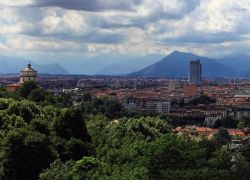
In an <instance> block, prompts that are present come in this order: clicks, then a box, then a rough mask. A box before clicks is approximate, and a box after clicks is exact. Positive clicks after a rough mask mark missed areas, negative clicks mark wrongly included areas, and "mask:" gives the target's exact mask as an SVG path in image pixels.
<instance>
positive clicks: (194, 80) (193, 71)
mask: <svg viewBox="0 0 250 180" xmlns="http://www.w3.org/2000/svg"><path fill="white" fill-rule="evenodd" d="M188 83H189V84H195V85H199V84H201V83H202V81H201V63H200V60H199V59H198V60H194V61H190V65H189V76H188Z"/></svg>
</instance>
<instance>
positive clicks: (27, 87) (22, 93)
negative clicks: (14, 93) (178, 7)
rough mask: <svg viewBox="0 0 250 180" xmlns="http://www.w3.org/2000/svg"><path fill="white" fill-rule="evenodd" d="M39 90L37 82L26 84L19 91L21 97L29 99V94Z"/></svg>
mask: <svg viewBox="0 0 250 180" xmlns="http://www.w3.org/2000/svg"><path fill="white" fill-rule="evenodd" d="M37 88H38V85H37V83H36V82H35V81H27V82H24V83H23V85H22V87H21V88H20V89H19V94H20V96H22V97H24V98H27V97H28V96H29V94H30V93H31V92H32V91H33V90H35V89H37Z"/></svg>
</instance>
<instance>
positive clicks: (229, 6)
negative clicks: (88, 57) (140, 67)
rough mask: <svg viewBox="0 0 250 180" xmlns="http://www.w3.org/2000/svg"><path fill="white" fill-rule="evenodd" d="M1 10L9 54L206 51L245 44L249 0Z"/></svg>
mask: <svg viewBox="0 0 250 180" xmlns="http://www.w3.org/2000/svg"><path fill="white" fill-rule="evenodd" d="M69 2H70V3H69ZM0 10H1V14H0V26H1V28H0V43H1V44H0V48H1V49H6V48H7V49H13V52H18V51H22V52H23V51H27V53H29V51H37V52H39V51H41V52H46V51H47V52H48V53H51V52H57V53H58V52H60V51H61V52H64V53H65V52H77V53H82V54H88V53H90V54H91V53H95V54H98V53H99V54H100V53H114V54H115V53H117V54H119V53H122V54H126V53H128V54H141V55H145V54H148V53H162V54H165V53H168V52H169V51H172V50H175V49H177V50H188V51H194V52H199V53H200V54H206V53H207V54H209V55H210V54H211V52H213V53H214V54H218V53H220V52H221V51H223V49H226V48H227V50H225V51H224V52H225V53H226V52H227V53H228V52H229V51H230V52H235V51H239V47H240V48H241V50H244V51H247V50H246V49H247V48H249V46H250V45H249V43H248V42H249V37H250V22H249V21H248V17H250V3H249V0H240V1H239V0H219V1H218V0H190V1H187V0H154V1H152V0H139V1H137V0H124V1H115V2H114V1H112V0H108V1H101V0H94V1H90V0H87V1H80V0H74V1H66V0H61V1H60V0H51V1H49V0H44V1H39V0H22V1H21V0H19V1H18V0H1V2H0ZM241 44H242V46H241ZM243 46H245V47H247V48H243ZM221 49H222V50H221Z"/></svg>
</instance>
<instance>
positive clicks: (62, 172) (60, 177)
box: [39, 160, 75, 180]
mask: <svg viewBox="0 0 250 180" xmlns="http://www.w3.org/2000/svg"><path fill="white" fill-rule="evenodd" d="M74 164H75V162H74V161H67V162H66V163H65V164H63V162H62V161H61V160H56V161H54V162H53V163H51V164H50V167H49V168H48V169H46V170H44V172H42V173H41V174H40V175H39V180H52V179H53V180H71V179H72V174H71V173H70V172H71V170H72V168H73V166H74Z"/></svg>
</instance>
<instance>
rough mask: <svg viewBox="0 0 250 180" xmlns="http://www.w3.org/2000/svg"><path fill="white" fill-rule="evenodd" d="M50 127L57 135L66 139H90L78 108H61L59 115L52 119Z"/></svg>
mask: <svg viewBox="0 0 250 180" xmlns="http://www.w3.org/2000/svg"><path fill="white" fill-rule="evenodd" d="M52 127H53V129H54V130H55V132H56V135H57V136H59V137H62V138H65V139H67V140H69V139H70V138H72V137H74V138H78V139H81V140H83V141H90V136H89V134H88V132H87V128H86V124H85V121H84V118H83V114H82V111H81V109H80V108H66V109H63V110H61V113H60V114H59V116H58V117H56V118H54V119H53V122H52Z"/></svg>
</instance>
